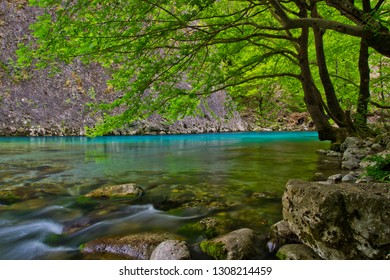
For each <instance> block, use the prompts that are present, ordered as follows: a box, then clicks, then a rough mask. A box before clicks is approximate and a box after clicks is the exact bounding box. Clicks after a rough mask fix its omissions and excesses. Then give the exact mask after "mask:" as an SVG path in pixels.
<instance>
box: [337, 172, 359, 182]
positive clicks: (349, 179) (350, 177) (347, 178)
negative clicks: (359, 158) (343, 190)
mask: <svg viewBox="0 0 390 280" xmlns="http://www.w3.org/2000/svg"><path fill="white" fill-rule="evenodd" d="M357 179H358V178H357V177H356V176H355V175H354V173H349V174H347V175H345V176H343V178H342V179H341V182H351V183H352V182H356V180H357Z"/></svg>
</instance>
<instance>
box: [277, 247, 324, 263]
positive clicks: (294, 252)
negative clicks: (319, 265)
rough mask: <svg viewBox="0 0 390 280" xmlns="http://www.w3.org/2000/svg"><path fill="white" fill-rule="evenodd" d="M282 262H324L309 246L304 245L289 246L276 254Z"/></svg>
mask: <svg viewBox="0 0 390 280" xmlns="http://www.w3.org/2000/svg"><path fill="white" fill-rule="evenodd" d="M276 257H277V258H278V259H281V260H322V258H321V257H320V256H318V255H317V254H316V252H314V251H313V250H312V249H311V248H310V247H309V246H306V245H304V244H287V245H284V246H283V247H281V248H280V249H279V250H278V252H277V253H276Z"/></svg>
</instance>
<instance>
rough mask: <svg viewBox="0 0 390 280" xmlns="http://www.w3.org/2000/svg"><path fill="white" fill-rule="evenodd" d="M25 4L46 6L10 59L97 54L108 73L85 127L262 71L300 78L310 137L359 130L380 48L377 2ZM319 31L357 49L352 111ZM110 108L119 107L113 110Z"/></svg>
mask: <svg viewBox="0 0 390 280" xmlns="http://www.w3.org/2000/svg"><path fill="white" fill-rule="evenodd" d="M374 2H375V3H374ZM31 3H32V4H34V5H37V6H40V7H42V8H45V9H46V12H45V13H44V14H43V15H42V16H41V17H40V18H39V19H38V21H37V23H36V24H34V25H33V26H32V30H33V32H34V35H35V36H36V41H35V42H32V44H31V45H30V46H28V47H25V48H21V50H20V51H19V55H20V62H22V63H26V64H28V63H30V62H31V61H32V59H38V63H37V65H38V66H41V67H43V66H48V64H50V65H51V66H52V67H55V65H56V64H57V63H62V62H71V61H72V60H73V59H75V58H78V59H81V60H82V61H84V62H86V63H88V62H91V61H94V62H99V63H101V64H102V65H103V66H106V67H107V69H108V71H110V72H111V74H112V79H111V81H110V82H109V83H110V85H112V86H113V87H114V88H115V89H117V90H118V91H120V92H122V93H123V94H122V96H121V97H120V98H118V99H116V100H115V101H114V102H112V103H107V104H100V106H99V108H100V109H101V110H104V111H105V112H106V115H105V119H104V120H103V121H102V123H101V124H99V125H98V126H97V127H96V128H95V129H94V131H93V133H94V134H104V133H107V132H109V131H111V130H112V129H114V128H117V127H121V126H122V125H124V124H126V123H128V122H131V121H134V120H137V119H140V118H145V117H147V116H148V115H150V114H152V113H154V112H158V113H159V114H161V115H162V116H164V117H166V118H169V119H176V118H180V117H182V116H184V115H186V114H190V113H192V112H195V111H196V109H197V106H198V104H199V102H200V100H201V99H202V98H203V97H204V96H207V95H209V94H211V93H212V92H216V91H219V90H225V89H226V90H228V92H229V93H230V94H231V95H232V96H233V99H236V100H237V99H239V98H234V97H241V96H245V95H250V96H251V95H255V94H258V91H259V89H261V88H262V87H264V83H263V82H262V81H263V79H271V81H272V82H271V83H272V84H273V85H277V86H280V87H283V84H286V83H285V82H284V81H285V79H287V78H288V79H294V80H295V81H297V82H299V83H300V84H301V86H302V89H303V93H304V101H305V104H306V107H307V110H308V112H309V113H310V115H311V117H312V119H313V121H314V123H315V125H316V129H317V130H318V132H319V136H320V139H322V140H332V141H337V140H341V139H342V138H343V137H345V136H346V135H348V134H353V133H360V132H361V131H365V130H366V118H367V104H368V102H369V93H370V92H369V69H368V68H367V65H368V59H369V55H368V48H369V47H370V48H373V49H374V50H375V51H376V52H378V53H381V54H383V55H386V56H389V55H390V44H387V43H386V42H390V33H389V31H388V29H387V26H388V16H389V13H388V9H389V7H388V4H385V1H368V0H364V1H363V4H364V5H361V4H360V5H359V4H354V2H353V1H349V0H345V1H318V0H311V1H298V0H294V1H276V0H268V1H265V0H264V1H262V0H258V1H253V0H219V1H216V0H192V1H181V0H177V1H173V2H172V1H166V0H162V1H157V0H132V1H126V0H116V1H108V0H99V1H98V0H95V1H87V0H78V1H70V0H68V1H62V0H61V1H60V0H41V1H39V0H32V1H31ZM327 30H328V31H329V33H330V32H332V33H334V32H337V33H340V34H344V35H339V37H340V38H343V39H341V40H342V41H343V40H344V39H345V38H350V37H354V38H358V39H359V40H360V41H361V44H360V48H359V47H356V46H353V47H351V48H350V49H349V50H350V53H354V54H356V53H358V54H359V55H358V56H359V57H360V59H359V61H360V62H359V65H360V68H358V69H360V75H359V76H360V83H359V84H360V85H359V88H360V90H359V93H358V94H357V96H358V98H357V105H356V108H357V111H356V112H357V114H356V116H357V117H356V118H354V119H353V118H351V116H350V112H349V110H347V109H345V108H343V106H342V104H341V103H340V99H341V98H340V96H339V95H338V94H337V92H336V89H337V88H336V87H335V81H336V80H337V79H340V77H342V76H341V75H338V74H337V75H336V76H338V77H332V71H330V70H329V69H328V64H327V62H328V61H329V55H328V54H327V51H326V50H325V48H324V46H325V43H324V36H326V35H325V33H328V31H327ZM359 49H360V51H359ZM333 57H334V55H333ZM27 58H28V59H27ZM31 58H32V59H31ZM313 59H314V60H315V64H316V66H315V67H314V66H313V63H312V60H313ZM356 68H357V67H356ZM367 74H368V75H367ZM367 77H368V80H367ZM342 78H343V79H345V80H347V79H348V78H345V77H342ZM290 84H291V83H290ZM321 87H322V89H320V88H321ZM322 91H323V93H322ZM118 108H119V110H120V113H119V114H114V113H113V111H116V112H117V110H118ZM330 120H333V122H334V123H336V124H337V125H338V127H339V129H335V128H334V127H333V126H332V123H331V122H330ZM360 128H362V129H360Z"/></svg>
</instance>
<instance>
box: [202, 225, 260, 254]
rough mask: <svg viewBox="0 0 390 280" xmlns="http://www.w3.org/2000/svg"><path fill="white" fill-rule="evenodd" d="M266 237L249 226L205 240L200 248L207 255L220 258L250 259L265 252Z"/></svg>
mask: <svg viewBox="0 0 390 280" xmlns="http://www.w3.org/2000/svg"><path fill="white" fill-rule="evenodd" d="M265 241H266V240H265V239H264V238H260V237H259V236H257V235H256V233H255V232H254V231H253V230H251V229H248V228H243V229H239V230H235V231H232V232H230V233H227V234H225V235H222V236H219V237H216V238H213V239H211V240H205V241H202V242H201V243H200V248H201V249H202V251H203V252H205V253H206V254H207V255H209V256H211V257H213V258H214V259H218V260H248V259H254V258H257V257H258V256H259V255H261V254H264V253H265V252H264V251H265Z"/></svg>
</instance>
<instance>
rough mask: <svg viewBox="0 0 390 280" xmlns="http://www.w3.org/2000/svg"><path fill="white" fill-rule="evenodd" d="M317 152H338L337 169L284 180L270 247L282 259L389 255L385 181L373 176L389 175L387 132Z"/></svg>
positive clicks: (389, 196) (389, 190)
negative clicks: (280, 217) (306, 179)
mask: <svg viewBox="0 0 390 280" xmlns="http://www.w3.org/2000/svg"><path fill="white" fill-rule="evenodd" d="M319 152H320V153H322V154H327V155H328V156H331V157H338V158H339V159H340V166H341V168H342V172H341V173H339V174H335V175H332V176H330V177H328V178H323V179H322V180H320V181H317V182H304V181H299V180H290V181H289V182H288V184H287V186H286V190H285V192H284V195H283V198H282V203H283V220H282V221H280V222H279V223H277V224H275V225H274V226H273V228H272V230H271V234H270V240H269V241H268V247H269V249H270V250H271V251H274V252H277V253H276V255H277V257H278V258H281V259H389V258H390V227H389V226H390V183H384V182H383V183H382V182H377V181H378V180H386V181H389V179H390V134H389V133H387V134H383V135H381V136H379V137H377V138H376V139H372V140H361V139H358V138H354V137H350V138H347V139H346V140H345V142H344V143H343V144H342V145H341V146H340V151H339V152H335V151H319ZM315 178H316V179H317V180H318V179H320V178H321V174H316V176H315ZM292 244H294V245H292Z"/></svg>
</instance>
